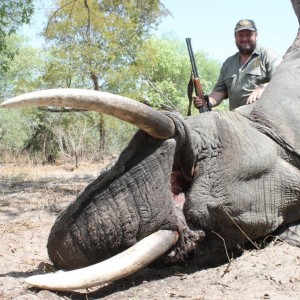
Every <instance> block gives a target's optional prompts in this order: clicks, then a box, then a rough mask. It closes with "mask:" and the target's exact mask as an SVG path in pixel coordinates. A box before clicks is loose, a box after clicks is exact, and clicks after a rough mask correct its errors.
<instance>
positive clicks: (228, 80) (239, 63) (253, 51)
mask: <svg viewBox="0 0 300 300" xmlns="http://www.w3.org/2000/svg"><path fill="white" fill-rule="evenodd" d="M234 37H235V44H236V46H237V48H238V49H239V52H237V53H236V54H234V55H233V56H230V57H229V58H228V59H226V61H225V62H224V63H223V65H222V68H221V71H220V75H219V79H218V82H217V83H216V85H215V87H214V89H213V91H212V92H211V93H210V94H209V95H208V99H209V103H210V105H211V106H212V107H214V106H217V105H219V104H220V103H221V102H222V101H223V100H224V99H227V98H228V99H229V109H230V110H233V109H235V108H237V107H239V106H242V105H246V104H250V103H253V102H255V101H256V100H257V99H259V97H260V96H261V95H262V93H263V91H264V90H265V87H266V86H267V85H268V82H269V81H270V80H271V78H272V77H273V75H274V73H275V70H276V68H277V67H278V65H279V64H280V63H281V61H282V57H280V56H279V55H278V54H277V53H276V52H274V51H273V50H271V49H268V48H265V47H261V46H259V45H258V44H257V29H256V26H255V23H254V22H253V21H252V20H247V19H243V20H240V21H239V22H238V23H237V24H236V26H235V29H234ZM204 105H206V100H204V99H200V98H199V97H194V106H195V107H196V108H200V107H202V106H204Z"/></svg>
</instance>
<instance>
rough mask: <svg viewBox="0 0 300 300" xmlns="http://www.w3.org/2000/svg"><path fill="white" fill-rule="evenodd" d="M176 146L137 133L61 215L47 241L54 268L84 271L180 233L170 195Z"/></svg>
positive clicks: (168, 141) (170, 141)
mask: <svg viewBox="0 0 300 300" xmlns="http://www.w3.org/2000/svg"><path fill="white" fill-rule="evenodd" d="M175 147H176V142H175V140H173V139H170V140H166V141H159V140H155V139H153V138H151V137H149V135H147V134H145V133H144V132H143V131H139V132H138V133H137V134H136V135H135V137H134V138H133V140H132V141H131V143H130V144H129V145H128V147H127V148H126V149H125V150H124V151H123V153H122V154H121V156H120V158H119V160H118V161H117V163H116V164H115V165H114V166H113V167H112V168H111V169H110V170H108V171H106V172H104V173H103V174H101V175H100V176H99V177H98V178H97V180H95V181H94V182H93V183H91V184H90V185H89V186H87V188H86V189H85V190H84V191H83V192H82V194H81V195H80V196H79V197H78V199H77V200H76V201H75V202H74V203H72V204H71V205H70V206H69V207H67V209H66V210H65V211H64V212H63V214H61V215H60V217H59V218H58V219H57V221H56V222H55V224H54V226H53V228H52V230H51V233H50V235H49V239H48V245H47V247H48V253H49V257H50V259H51V261H52V262H53V263H54V265H55V267H56V268H60V269H75V268H82V267H85V266H88V265H91V264H94V263H97V262H99V261H102V260H104V259H108V258H109V257H111V256H113V255H115V254H117V253H119V252H120V251H122V250H125V249H127V248H129V247H131V246H132V245H134V244H135V243H136V242H137V241H139V240H141V239H143V238H144V237H146V236H148V235H150V234H152V233H154V232H156V231H158V230H177V228H178V219H177V216H176V213H175V206H174V202H173V198H172V194H171V177H172V165H173V157H174V152H175Z"/></svg>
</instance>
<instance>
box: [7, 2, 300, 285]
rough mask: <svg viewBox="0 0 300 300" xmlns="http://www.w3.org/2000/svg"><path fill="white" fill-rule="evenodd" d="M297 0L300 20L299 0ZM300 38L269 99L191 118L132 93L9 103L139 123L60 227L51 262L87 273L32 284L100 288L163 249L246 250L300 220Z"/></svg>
mask: <svg viewBox="0 0 300 300" xmlns="http://www.w3.org/2000/svg"><path fill="white" fill-rule="evenodd" d="M292 3H293V6H294V9H295V12H296V14H297V16H298V19H299V16H300V0H292ZM299 40H300V32H298V36H297V38H296V40H295V42H294V44H293V46H292V47H291V48H290V50H289V52H288V53H287V54H286V56H285V59H284V61H283V63H282V64H281V65H280V66H279V68H278V71H277V72H276V74H275V76H274V78H273V79H272V81H271V83H270V84H269V85H268V87H267V89H266V91H265V93H264V94H263V96H262V97H261V99H260V100H258V101H257V102H255V104H253V105H250V106H247V107H244V108H241V109H239V110H238V111H235V112H210V113H206V114H201V115H197V116H192V117H189V118H186V119H184V118H182V117H181V116H180V115H178V114H177V113H171V112H165V113H163V112H158V111H155V110H154V109H151V108H150V107H148V106H145V105H142V104H141V103H138V102H135V101H134V100H130V99H127V98H124V97H120V96H116V95H112V94H108V93H102V92H95V91H85V90H76V89H58V90H46V91H39V92H34V93H29V94H26V95H21V96H18V97H15V98H13V99H10V100H8V101H6V102H4V103H3V104H2V107H7V108H14V107H15V108H19V107H28V106H62V107H74V108H80V109H85V110H93V111H98V112H101V113H106V114H110V115H113V116H115V117H117V118H120V119H122V120H125V121H127V122H131V123H133V124H135V125H137V126H138V127H139V128H140V130H139V131H138V132H137V133H136V134H135V136H134V137H133V139H132V140H131V141H130V143H129V145H128V147H127V148H126V149H125V150H124V151H123V152H122V153H121V155H120V157H119V159H118V160H117V162H116V163H115V164H114V165H113V166H112V167H110V168H109V169H107V170H105V171H104V172H102V174H100V176H99V177H98V178H97V179H96V180H95V181H94V182H92V183H91V184H90V185H89V186H87V187H86V189H85V190H84V191H83V192H82V194H81V195H80V196H79V197H78V198H77V199H76V200H75V202H74V203H72V204H71V205H70V206H69V207H67V208H66V210H65V211H64V212H63V213H62V214H61V215H60V216H59V218H58V219H57V221H56V222H55V224H54V226H53V228H52V230H51V233H50V235H49V239H48V245H47V247H48V253H49V257H50V259H51V260H52V262H53V264H54V265H55V266H56V267H57V268H59V269H77V270H73V271H68V272H58V273H54V274H46V275H39V276H33V277H30V278H28V279H27V282H28V283H30V284H32V285H34V286H38V287H42V288H47V289H53V290H69V289H76V288H85V287H90V286H95V285H99V284H103V283H105V282H109V281H113V280H116V279H119V278H121V277H123V276H126V275H129V274H131V273H133V272H135V271H136V270H138V269H140V268H143V267H144V266H146V265H147V264H149V263H150V262H152V261H153V260H155V259H156V258H158V257H160V256H162V255H164V259H166V260H174V261H176V260H182V259H184V258H185V257H186V255H187V254H188V253H190V252H193V253H194V255H195V259H196V261H200V262H201V261H203V260H205V259H209V257H210V256H213V255H214V256H215V257H216V253H218V254H220V251H221V252H222V253H224V252H225V250H224V247H223V246H224V244H225V245H226V248H227V249H236V248H238V247H241V246H243V245H244V244H245V243H246V242H247V241H253V240H255V239H258V238H261V237H264V236H266V235H268V234H271V233H273V232H275V231H276V230H277V229H278V228H280V227H283V226H285V225H288V224H291V223H294V222H299V221H300V187H299V182H300V171H299V168H300V154H299V153H300V152H299V151H300V149H299V142H300V134H299V130H298V128H299V127H298V122H299V117H298V116H299V112H300V101H299V100H300V99H299V98H300V92H299V91H300V81H299V78H300V71H299V66H300V43H299ZM274 103H275V105H274ZM278 121H280V122H278ZM203 232H204V233H205V237H204V233H203ZM78 268H79V269H78Z"/></svg>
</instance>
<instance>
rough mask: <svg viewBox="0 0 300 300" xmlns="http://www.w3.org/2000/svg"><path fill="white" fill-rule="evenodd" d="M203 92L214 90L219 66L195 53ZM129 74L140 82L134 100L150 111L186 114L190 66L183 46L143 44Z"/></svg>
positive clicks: (164, 42) (164, 41) (154, 41)
mask: <svg viewBox="0 0 300 300" xmlns="http://www.w3.org/2000/svg"><path fill="white" fill-rule="evenodd" d="M195 59H196V63H197V65H198V72H199V76H200V78H201V83H202V86H203V90H204V91H205V92H209V91H210V90H211V89H212V87H213V86H214V84H215V82H216V80H217V77H218V74H219V69H220V64H219V63H218V62H217V61H216V60H213V59H211V58H209V56H208V55H207V54H205V53H203V52H196V53H195ZM129 73H131V74H135V76H137V77H136V78H140V81H137V79H135V80H136V82H138V83H139V85H138V87H139V89H138V92H139V93H140V94H139V95H140V96H139V97H138V96H136V98H137V99H140V100H141V101H144V102H147V103H149V104H150V105H151V106H153V107H158V108H159V107H161V105H167V106H170V107H173V108H176V109H177V110H179V111H180V112H181V113H182V114H186V111H187V106H188V98H187V85H188V82H189V79H190V75H191V65H190V60H189V56H188V51H187V48H186V45H185V43H184V42H183V41H180V40H177V39H174V38H172V39H168V38H164V39H158V38H152V39H149V40H148V41H147V42H146V43H144V45H143V48H142V49H141V51H140V52H139V54H138V57H137V63H136V64H135V65H133V66H131V68H130V70H129Z"/></svg>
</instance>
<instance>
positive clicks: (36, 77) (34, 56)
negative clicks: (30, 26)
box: [0, 35, 45, 102]
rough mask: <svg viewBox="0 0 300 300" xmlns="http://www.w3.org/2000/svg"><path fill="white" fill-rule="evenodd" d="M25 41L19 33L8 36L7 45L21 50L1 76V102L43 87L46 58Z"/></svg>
mask: <svg viewBox="0 0 300 300" xmlns="http://www.w3.org/2000/svg"><path fill="white" fill-rule="evenodd" d="M24 42H25V41H24V39H23V38H21V37H19V36H17V35H11V36H9V37H8V38H7V47H8V48H9V49H12V51H14V50H16V49H19V50H18V53H17V54H16V55H15V57H14V59H13V60H12V61H11V62H10V63H9V69H8V70H7V72H6V73H5V74H3V75H2V77H1V81H0V102H2V101H3V100H4V99H7V98H10V97H13V96H15V95H17V94H21V93H26V92H29V91H32V90H36V89H41V88H42V87H43V85H44V84H43V78H42V72H43V70H44V64H45V58H44V57H43V55H42V52H41V51H39V50H37V49H34V48H32V47H28V46H24ZM0 56H1V55H0Z"/></svg>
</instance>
